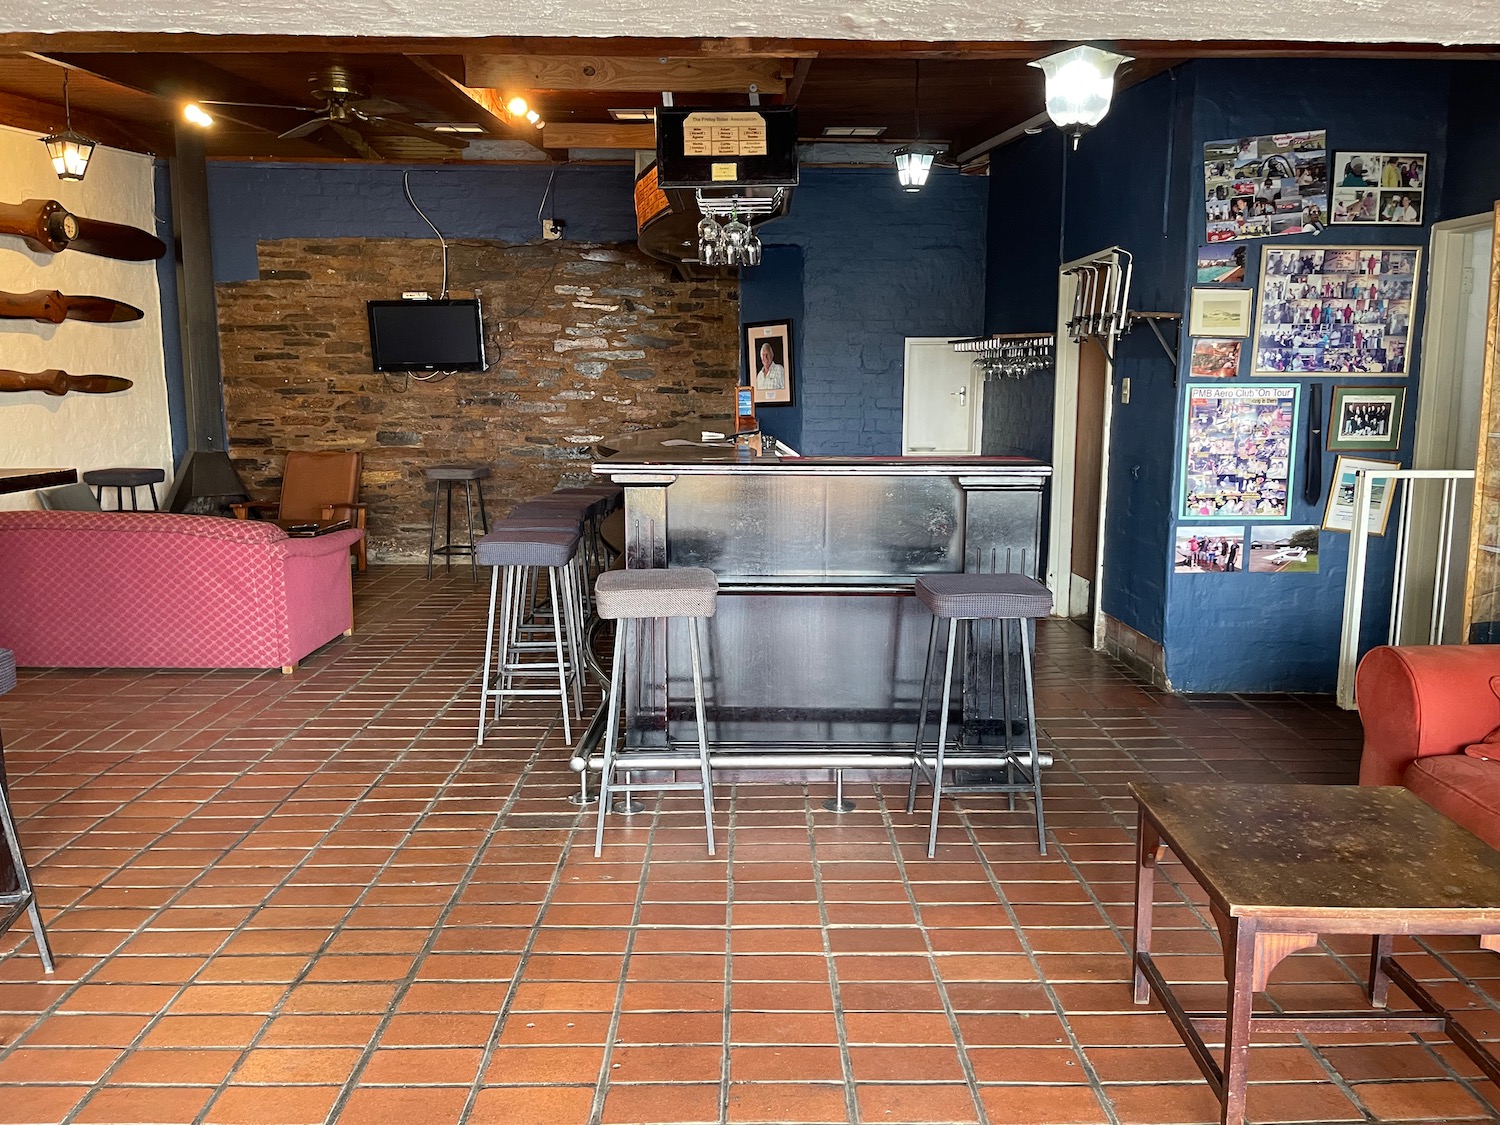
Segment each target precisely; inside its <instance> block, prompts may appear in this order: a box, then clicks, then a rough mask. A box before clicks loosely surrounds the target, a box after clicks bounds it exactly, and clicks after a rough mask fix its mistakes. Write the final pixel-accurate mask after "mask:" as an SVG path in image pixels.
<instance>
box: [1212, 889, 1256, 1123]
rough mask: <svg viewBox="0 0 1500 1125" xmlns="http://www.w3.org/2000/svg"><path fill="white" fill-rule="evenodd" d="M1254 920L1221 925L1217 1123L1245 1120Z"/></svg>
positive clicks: (1253, 997) (1236, 919) (1252, 995)
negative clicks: (1225, 972)
mask: <svg viewBox="0 0 1500 1125" xmlns="http://www.w3.org/2000/svg"><path fill="white" fill-rule="evenodd" d="M1258 937H1259V935H1258V934H1257V933H1256V931H1255V923H1254V922H1253V921H1251V920H1249V919H1246V918H1235V919H1232V921H1231V925H1229V926H1227V927H1225V928H1224V939H1225V940H1226V941H1227V942H1228V943H1230V944H1232V946H1233V948H1232V949H1225V950H1224V964H1225V967H1226V968H1228V969H1229V970H1230V971H1229V997H1228V1003H1227V1004H1226V1005H1225V1015H1224V1092H1223V1095H1222V1097H1221V1098H1220V1101H1221V1102H1222V1105H1223V1112H1222V1114H1221V1115H1220V1117H1219V1121H1220V1122H1221V1125H1241V1123H1242V1122H1243V1121H1244V1120H1245V1086H1246V1083H1247V1081H1248V1078H1249V1075H1248V1073H1247V1072H1248V1070H1249V1063H1250V1013H1251V1011H1252V1009H1253V1008H1254V1006H1255V969H1256V957H1255V953H1256V949H1255V947H1256V941H1257V939H1258Z"/></svg>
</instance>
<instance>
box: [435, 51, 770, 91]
mask: <svg viewBox="0 0 1500 1125" xmlns="http://www.w3.org/2000/svg"><path fill="white" fill-rule="evenodd" d="M464 83H465V85H468V86H479V87H488V88H490V89H496V90H501V91H504V92H506V93H525V92H530V91H533V90H544V91H545V90H612V91H620V92H642V91H655V90H671V91H672V92H673V93H677V94H693V93H720V92H730V91H740V92H744V91H748V90H749V88H750V87H751V86H755V87H756V89H757V90H758V91H759V92H760V93H762V94H782V93H785V92H786V76H785V75H784V74H783V73H782V63H781V60H780V59H713V58H687V59H685V58H672V57H668V56H660V57H657V58H634V59H627V58H617V57H613V56H609V55H602V54H587V55H490V54H469V55H466V56H465V59H464Z"/></svg>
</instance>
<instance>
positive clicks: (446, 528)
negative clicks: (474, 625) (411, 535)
mask: <svg viewBox="0 0 1500 1125" xmlns="http://www.w3.org/2000/svg"><path fill="white" fill-rule="evenodd" d="M423 475H424V476H426V478H427V481H428V483H429V484H431V485H432V522H431V524H430V525H429V526H428V529H427V577H428V578H431V577H432V556H433V555H442V556H443V571H444V573H447V572H448V571H450V570H452V568H453V556H454V555H468V556H469V572H470V574H471V576H472V577H473V579H474V581H476V582H477V581H479V565H478V563H476V562H475V560H474V496H473V494H474V492H478V493H479V525H480V527H481V528H483V531H484V534H489V530H490V520H489V516H487V515H486V514H485V510H484V484H483V483H482V482H483V481H486V480H488V479H489V477H490V470H489V466H487V465H432V466H430V467H429V468H427V469H426V470H425V471H424V473H423ZM456 484H462V485H463V486H464V520H465V523H466V524H467V527H468V532H469V537H468V539H467V541H466V542H463V543H455V542H453V486H454V485H456ZM440 492H442V493H446V496H447V502H448V503H447V516H446V519H445V520H444V525H443V543H442V546H437V517H438V494H439V493H440Z"/></svg>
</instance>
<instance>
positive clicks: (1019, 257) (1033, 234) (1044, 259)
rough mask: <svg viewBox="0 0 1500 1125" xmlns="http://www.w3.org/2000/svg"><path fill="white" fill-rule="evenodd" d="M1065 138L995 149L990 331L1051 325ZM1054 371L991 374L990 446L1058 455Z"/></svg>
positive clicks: (1048, 134)
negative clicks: (1054, 426) (1012, 375)
mask: <svg viewBox="0 0 1500 1125" xmlns="http://www.w3.org/2000/svg"><path fill="white" fill-rule="evenodd" d="M1064 159H1065V153H1064V138H1063V134H1062V133H1060V132H1059V131H1058V130H1056V129H1051V128H1049V129H1045V130H1043V131H1042V132H1040V133H1037V134H1035V135H1033V136H1029V137H1022V138H1021V139H1019V140H1017V141H1016V142H1015V143H1014V144H1012V145H1009V146H1007V147H1006V148H1004V149H1002V150H1001V151H1000V153H998V154H997V155H996V158H995V164H994V165H993V166H992V167H991V170H990V171H991V175H990V178H989V186H990V191H989V204H988V207H989V238H988V243H989V245H988V247H987V249H986V253H985V266H984V331H985V332H986V333H996V332H1045V333H1049V334H1050V333H1051V332H1052V330H1053V328H1054V327H1055V325H1056V322H1057V267H1058V266H1059V265H1060V264H1061V263H1062V261H1063V258H1062V239H1061V231H1062V199H1063V194H1062V182H1063V160H1064ZM1054 390H1055V387H1054V381H1053V378H1052V376H1051V375H1048V374H1045V373H1037V374H1035V375H1029V376H1026V377H1024V378H1020V379H991V380H990V381H988V382H987V383H986V384H985V388H984V452H985V453H988V454H995V455H999V456H1005V455H1013V456H1021V457H1035V458H1037V459H1038V460H1041V461H1049V462H1050V461H1051V460H1052V399H1053V395H1054Z"/></svg>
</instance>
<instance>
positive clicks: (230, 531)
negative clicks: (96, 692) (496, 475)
mask: <svg viewBox="0 0 1500 1125" xmlns="http://www.w3.org/2000/svg"><path fill="white" fill-rule="evenodd" d="M363 535H364V532H362V531H357V530H349V531H336V532H332V533H330V534H328V535H322V536H318V537H317V538H311V539H300V538H297V539H294V538H289V537H288V536H287V534H286V533H285V532H284V531H282V530H281V528H279V527H277V526H276V525H275V524H274V523H256V522H245V521H241V520H232V519H219V518H216V517H213V516H178V515H164V514H159V513H155V512H45V511H41V512H32V511H22V512H0V648H9V649H14V650H15V654H16V663H17V664H19V665H21V666H22V667H33V668H34V667H49V668H280V669H282V670H283V671H285V672H290V671H291V670H292V668H293V667H295V666H296V664H297V662H298V661H299V660H301V659H302V658H303V657H304V656H306V655H307V654H308V653H310V652H312V651H313V650H314V649H316V648H319V647H320V646H322V645H325V644H327V643H328V642H329V641H331V640H333V639H334V638H335V637H337V636H339V635H340V634H342V633H347V632H349V631H351V630H352V629H353V627H354V609H353V604H352V601H351V594H352V591H351V586H350V577H349V547H350V545H351V544H353V543H356V542H358V541H359V539H360V537H361V536H363Z"/></svg>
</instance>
